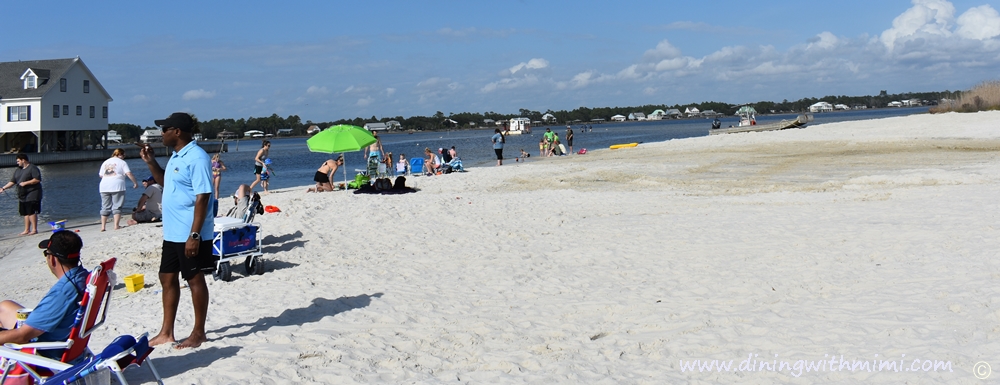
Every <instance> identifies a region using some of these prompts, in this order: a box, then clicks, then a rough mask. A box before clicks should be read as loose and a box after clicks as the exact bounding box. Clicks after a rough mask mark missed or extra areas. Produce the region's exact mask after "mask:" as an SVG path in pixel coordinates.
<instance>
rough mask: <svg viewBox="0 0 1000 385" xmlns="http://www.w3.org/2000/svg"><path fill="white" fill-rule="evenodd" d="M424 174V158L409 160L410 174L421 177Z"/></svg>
mask: <svg viewBox="0 0 1000 385" xmlns="http://www.w3.org/2000/svg"><path fill="white" fill-rule="evenodd" d="M423 173H424V158H410V174H411V175H422V174H423Z"/></svg>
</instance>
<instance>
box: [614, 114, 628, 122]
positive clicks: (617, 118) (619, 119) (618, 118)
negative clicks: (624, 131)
mask: <svg viewBox="0 0 1000 385" xmlns="http://www.w3.org/2000/svg"><path fill="white" fill-rule="evenodd" d="M625 119H626V117H625V115H615V116H612V117H611V121H613V122H624V121H625Z"/></svg>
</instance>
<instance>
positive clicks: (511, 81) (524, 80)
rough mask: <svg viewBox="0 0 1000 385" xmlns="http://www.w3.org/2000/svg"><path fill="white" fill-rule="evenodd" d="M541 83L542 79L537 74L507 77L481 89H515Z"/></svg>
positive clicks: (483, 90)
mask: <svg viewBox="0 0 1000 385" xmlns="http://www.w3.org/2000/svg"><path fill="white" fill-rule="evenodd" d="M538 83H540V80H539V79H538V77H537V76H535V75H527V76H522V77H517V78H506V79H500V80H498V81H495V82H492V83H489V84H487V85H485V86H483V88H481V89H480V91H482V92H493V91H496V90H497V89H514V88H520V87H529V86H534V85H536V84H538Z"/></svg>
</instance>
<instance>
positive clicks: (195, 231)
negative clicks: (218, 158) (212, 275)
mask: <svg viewBox="0 0 1000 385" xmlns="http://www.w3.org/2000/svg"><path fill="white" fill-rule="evenodd" d="M154 123H156V125H157V126H159V127H160V130H161V131H163V145H164V146H167V148H173V150H174V153H173V155H171V156H170V159H169V160H168V161H167V167H166V170H164V169H163V168H160V164H159V163H157V162H156V157H155V156H156V155H155V154H154V153H153V149H152V147H149V146H148V145H145V146H144V147H143V148H142V150H141V151H139V155H140V156H141V157H142V160H143V161H145V162H146V165H147V166H149V172H150V173H152V174H153V178H155V179H156V182H157V183H159V184H160V185H161V186H163V201H162V207H163V213H162V214H163V254H162V256H161V258H160V276H159V277H160V285H161V286H162V287H163V326H162V327H161V328H160V333H159V334H157V335H156V337H153V339H151V340H150V341H149V344H150V345H159V344H164V343H174V342H176V341H177V340H176V339H175V338H174V320H175V319H176V317H177V305H178V302H179V301H180V291H181V287H180V280H179V279H178V277H180V278H184V280H186V281H187V282H188V286H189V287H190V288H191V302H192V304H193V305H194V329H192V330H191V335H190V336H188V337H187V338H186V339H184V340H183V341H182V342H181V343H180V344H178V345H177V346H176V348H178V349H184V348H194V347H198V346H200V345H201V344H202V343H203V342H205V341H206V340H207V339H206V337H205V317H206V316H207V314H208V285H207V284H206V283H205V274H204V273H203V272H202V269H206V268H207V269H211V268H212V267H213V266H214V257H213V256H212V241H211V239H212V231H213V227H215V224H214V219H213V218H212V214H211V213H212V204H213V203H212V160H211V158H210V157H209V156H208V153H206V152H205V150H203V149H202V148H201V147H198V145H197V144H196V143H195V142H194V141H193V140H192V136H193V135H194V134H196V133H198V132H199V129H198V121H197V120H196V119H195V118H194V116H192V115H191V114H188V113H185V112H175V113H173V114H170V116H169V117H167V118H166V119H163V120H157V121H155V122H154Z"/></svg>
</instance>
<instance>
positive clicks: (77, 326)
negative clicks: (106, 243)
mask: <svg viewBox="0 0 1000 385" xmlns="http://www.w3.org/2000/svg"><path fill="white" fill-rule="evenodd" d="M116 261H117V259H115V258H111V259H109V260H107V261H104V262H101V264H100V265H99V266H97V267H96V268H94V270H92V271H91V272H90V275H89V276H87V288H86V290H85V291H84V293H83V298H82V299H80V309H79V310H77V313H76V321H75V322H74V324H73V328H72V329H70V333H69V339H67V340H66V341H59V342H32V343H27V344H4V347H2V348H0V358H4V359H5V360H6V365H4V367H2V368H0V370H3V375H2V376H0V384H2V385H11V384H28V385H30V384H33V383H34V381H38V382H41V381H42V377H48V376H51V375H52V373H53V372H58V371H62V370H66V369H68V368H70V367H71V366H72V365H70V364H67V362H71V361H73V360H76V359H77V358H79V357H81V356H83V355H84V354H85V353H86V355H87V356H90V355H91V353H90V352H89V351H88V350H87V344H88V343H89V342H90V334H91V333H93V332H94V330H96V329H97V328H98V327H100V326H101V325H103V324H104V320H105V319H106V318H107V315H108V314H107V312H108V305H110V303H111V295H110V294H111V289H112V288H114V284H115V283H114V282H112V280H113V279H112V277H113V276H114V272H113V271H114V268H115V262H116ZM52 349H62V350H63V352H62V356H61V357H60V358H59V361H58V362H55V361H54V360H51V359H48V358H45V357H41V356H38V355H36V353H37V351H39V350H52ZM8 380H10V382H8Z"/></svg>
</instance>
